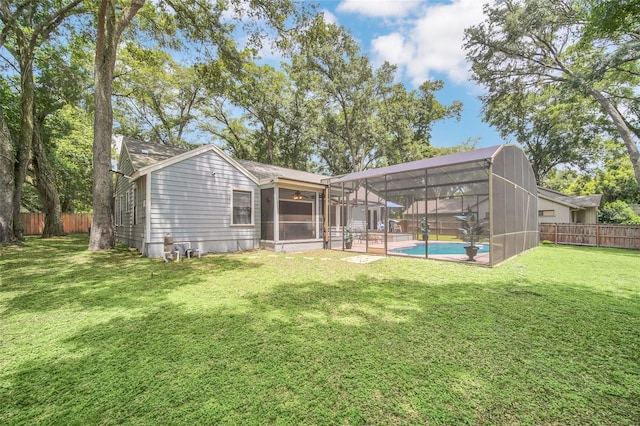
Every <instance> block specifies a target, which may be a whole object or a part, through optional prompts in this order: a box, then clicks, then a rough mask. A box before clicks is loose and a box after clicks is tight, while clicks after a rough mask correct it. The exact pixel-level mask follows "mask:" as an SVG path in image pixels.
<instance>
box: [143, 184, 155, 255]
mask: <svg viewBox="0 0 640 426" xmlns="http://www.w3.org/2000/svg"><path fill="white" fill-rule="evenodd" d="M152 173H153V172H152ZM152 173H149V174H148V175H147V176H146V179H145V187H146V189H145V203H144V204H145V206H144V252H145V253H144V255H145V256H147V257H148V256H149V244H150V243H151V176H152Z"/></svg>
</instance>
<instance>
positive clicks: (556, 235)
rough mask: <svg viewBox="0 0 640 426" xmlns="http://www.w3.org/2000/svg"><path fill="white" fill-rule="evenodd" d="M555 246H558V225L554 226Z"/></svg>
mask: <svg viewBox="0 0 640 426" xmlns="http://www.w3.org/2000/svg"><path fill="white" fill-rule="evenodd" d="M553 244H558V224H557V223H554V224H553Z"/></svg>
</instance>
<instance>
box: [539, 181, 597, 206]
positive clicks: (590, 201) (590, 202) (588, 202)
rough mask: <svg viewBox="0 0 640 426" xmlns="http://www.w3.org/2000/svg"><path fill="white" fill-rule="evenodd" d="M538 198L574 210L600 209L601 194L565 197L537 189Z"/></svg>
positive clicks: (561, 194) (564, 195)
mask: <svg viewBox="0 0 640 426" xmlns="http://www.w3.org/2000/svg"><path fill="white" fill-rule="evenodd" d="M538 196H539V197H542V198H546V199H547V200H551V201H555V202H557V203H560V204H564V205H566V206H569V207H572V208H576V209H586V208H592V207H600V204H601V203H602V194H592V195H567V194H563V193H562V192H558V191H554V190H552V189H548V188H543V187H541V186H539V187H538Z"/></svg>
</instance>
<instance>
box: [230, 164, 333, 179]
mask: <svg viewBox="0 0 640 426" xmlns="http://www.w3.org/2000/svg"><path fill="white" fill-rule="evenodd" d="M236 161H238V163H240V164H241V165H242V166H243V167H244V168H245V169H247V170H248V171H249V172H250V173H251V174H253V175H254V176H255V177H256V178H258V179H259V180H263V179H278V178H284V179H290V180H296V181H300V182H310V183H316V184H322V180H323V179H327V178H328V177H329V176H324V175H319V174H315V173H309V172H303V171H300V170H294V169H288V168H286V167H279V166H273V165H271V164H263V163H257V162H255V161H249V160H236Z"/></svg>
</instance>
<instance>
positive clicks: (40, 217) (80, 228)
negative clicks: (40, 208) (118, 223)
mask: <svg viewBox="0 0 640 426" xmlns="http://www.w3.org/2000/svg"><path fill="white" fill-rule="evenodd" d="M20 217H21V219H22V223H23V224H24V235H38V234H42V230H43V229H44V213H20ZM62 226H64V232H66V233H68V234H75V233H82V232H83V233H85V234H86V233H87V232H89V227H90V226H91V213H62Z"/></svg>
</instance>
